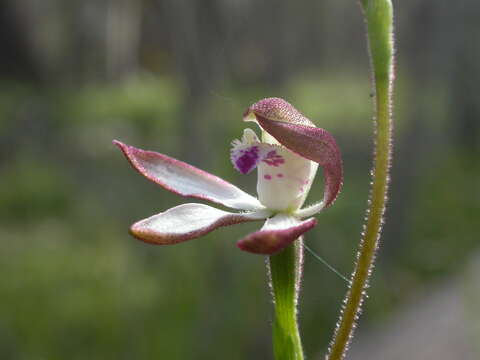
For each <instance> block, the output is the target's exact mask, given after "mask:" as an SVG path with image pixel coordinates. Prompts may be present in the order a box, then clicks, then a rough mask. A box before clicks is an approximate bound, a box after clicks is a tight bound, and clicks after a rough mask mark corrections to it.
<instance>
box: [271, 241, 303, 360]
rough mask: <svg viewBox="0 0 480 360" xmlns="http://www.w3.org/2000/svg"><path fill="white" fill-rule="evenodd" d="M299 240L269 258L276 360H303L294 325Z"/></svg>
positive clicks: (299, 276)
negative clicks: (273, 306) (273, 307)
mask: <svg viewBox="0 0 480 360" xmlns="http://www.w3.org/2000/svg"><path fill="white" fill-rule="evenodd" d="M302 257H303V246H302V239H301V238H300V239H298V240H296V241H295V242H294V243H293V244H292V245H290V246H289V247H287V248H286V249H284V250H283V251H282V252H280V253H279V254H276V255H272V256H270V258H269V272H270V281H271V287H272V293H273V298H274V304H275V319H274V323H273V352H274V355H275V359H276V360H303V350H302V342H301V340H300V332H299V330H298V324H297V301H298V293H299V289H300V279H301V273H302Z"/></svg>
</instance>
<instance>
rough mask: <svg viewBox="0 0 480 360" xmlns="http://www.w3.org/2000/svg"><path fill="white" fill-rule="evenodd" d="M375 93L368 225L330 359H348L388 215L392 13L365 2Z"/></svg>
mask: <svg viewBox="0 0 480 360" xmlns="http://www.w3.org/2000/svg"><path fill="white" fill-rule="evenodd" d="M361 5H362V8H363V11H364V14H365V19H366V23H367V33H368V42H369V48H370V57H371V64H372V71H373V80H374V89H375V112H376V115H375V152H374V154H375V155H374V165H373V182H372V188H371V193H370V201H369V208H368V209H367V217H366V224H365V228H364V233H363V238H362V240H361V242H360V249H359V251H358V255H357V263H356V266H355V269H354V271H353V274H352V277H351V280H350V288H349V291H348V292H347V296H346V299H345V305H344V307H343V311H342V314H341V315H340V319H339V321H338V323H337V327H336V330H335V334H334V338H333V340H332V343H331V345H330V350H329V354H328V355H327V359H329V360H340V359H344V358H345V354H346V352H347V350H348V346H349V344H350V341H351V338H352V336H353V331H354V329H355V325H356V321H357V319H358V317H359V314H360V310H361V306H362V303H363V300H364V297H365V293H366V289H367V287H368V281H369V278H370V276H371V272H372V268H373V263H374V261H375V253H376V251H377V248H378V243H379V239H380V233H381V228H382V222H383V215H384V213H385V205H386V199H387V191H388V181H389V168H390V163H391V152H392V147H391V142H392V121H391V112H392V107H391V100H392V99H391V96H392V86H393V31H392V24H393V9H392V4H391V1H390V0H362V1H361Z"/></svg>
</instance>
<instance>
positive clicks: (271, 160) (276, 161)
mask: <svg viewBox="0 0 480 360" xmlns="http://www.w3.org/2000/svg"><path fill="white" fill-rule="evenodd" d="M263 162H264V163H266V164H267V165H269V166H275V167H277V166H280V165H281V164H283V163H285V160H284V159H283V157H282V156H281V155H278V154H277V152H276V151H275V150H272V151H270V152H269V153H268V154H267V156H265V158H264V159H263Z"/></svg>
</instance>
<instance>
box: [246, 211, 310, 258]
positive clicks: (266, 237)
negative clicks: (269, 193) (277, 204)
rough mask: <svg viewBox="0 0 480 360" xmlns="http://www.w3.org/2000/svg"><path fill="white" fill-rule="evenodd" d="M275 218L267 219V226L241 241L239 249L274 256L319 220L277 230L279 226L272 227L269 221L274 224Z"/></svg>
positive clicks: (306, 221)
mask: <svg viewBox="0 0 480 360" xmlns="http://www.w3.org/2000/svg"><path fill="white" fill-rule="evenodd" d="M277 217H278V215H277ZM275 218H276V217H274V218H270V219H267V222H266V223H265V226H264V227H263V228H262V229H261V230H258V231H256V232H254V233H252V234H250V235H247V236H246V237H245V238H243V239H241V240H239V241H238V242H237V247H238V248H239V249H240V250H243V251H246V252H250V253H253V254H259V255H273V254H276V253H278V252H279V251H281V250H282V249H284V248H285V247H287V246H288V245H290V244H291V243H292V242H293V241H295V240H296V239H298V238H299V237H300V236H301V235H302V234H304V233H305V232H307V231H309V230H311V229H312V228H313V227H315V225H317V219H315V218H310V219H307V220H304V221H302V222H300V221H299V222H298V223H297V224H292V225H290V226H287V227H285V226H281V227H280V228H277V224H274V225H273V226H271V227H270V224H269V220H270V221H271V222H272V223H273V222H274V221H275Z"/></svg>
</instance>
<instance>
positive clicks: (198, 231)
mask: <svg viewBox="0 0 480 360" xmlns="http://www.w3.org/2000/svg"><path fill="white" fill-rule="evenodd" d="M268 215H269V213H268V212H265V211H258V212H250V213H237V214H236V213H230V212H227V211H223V210H218V209H215V208H213V207H211V206H208V205H203V204H183V205H180V206H176V207H174V208H171V209H169V210H167V211H165V212H163V213H160V214H157V215H153V216H151V217H149V218H147V219H144V220H140V221H138V222H136V223H135V224H133V225H132V226H131V227H130V233H131V234H132V235H133V236H135V237H136V238H137V239H139V240H141V241H144V242H147V243H150V244H155V245H172V244H176V243H179V242H183V241H187V240H191V239H195V238H198V237H200V236H203V235H205V234H208V233H209V232H211V231H213V230H215V229H217V228H219V227H222V226H229V225H233V224H238V223H242V222H246V221H255V220H261V219H265V218H266V217H267V216H268Z"/></svg>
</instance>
